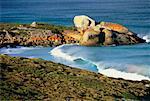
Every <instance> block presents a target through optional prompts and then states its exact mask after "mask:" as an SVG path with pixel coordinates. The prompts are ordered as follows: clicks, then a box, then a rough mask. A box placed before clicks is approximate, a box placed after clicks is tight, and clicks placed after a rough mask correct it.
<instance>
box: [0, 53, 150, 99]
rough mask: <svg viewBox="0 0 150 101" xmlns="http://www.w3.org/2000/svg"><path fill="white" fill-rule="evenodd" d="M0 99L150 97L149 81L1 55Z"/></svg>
mask: <svg viewBox="0 0 150 101" xmlns="http://www.w3.org/2000/svg"><path fill="white" fill-rule="evenodd" d="M0 60H1V61H0V67H1V72H0V75H1V82H0V87H1V88H0V89H1V94H0V96H1V97H0V99H1V100H29V99H30V100H52V101H54V100H55V101H74V100H76V101H78V100H84V101H85V100H86V101H93V100H94V101H106V100H109V101H114V100H119V101H120V100H125V99H126V100H127V99H128V100H131V99H133V100H144V101H148V99H150V81H144V80H143V81H130V80H123V79H115V78H110V77H106V76H104V75H101V74H99V73H94V72H89V71H86V70H81V69H77V68H72V67H69V66H65V65H62V64H58V63H53V62H50V61H45V60H42V59H28V58H23V57H10V56H7V55H0Z"/></svg>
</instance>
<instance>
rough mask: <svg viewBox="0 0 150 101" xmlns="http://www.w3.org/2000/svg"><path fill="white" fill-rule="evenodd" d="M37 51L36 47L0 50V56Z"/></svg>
mask: <svg viewBox="0 0 150 101" xmlns="http://www.w3.org/2000/svg"><path fill="white" fill-rule="evenodd" d="M33 49H37V47H34V48H33V47H17V48H1V49H0V54H20V53H22V52H24V51H26V50H33Z"/></svg>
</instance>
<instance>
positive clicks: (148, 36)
mask: <svg viewBox="0 0 150 101" xmlns="http://www.w3.org/2000/svg"><path fill="white" fill-rule="evenodd" d="M143 39H144V40H146V42H147V43H150V35H145V36H143Z"/></svg>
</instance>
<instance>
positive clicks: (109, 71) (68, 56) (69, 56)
mask: <svg viewBox="0 0 150 101" xmlns="http://www.w3.org/2000/svg"><path fill="white" fill-rule="evenodd" d="M70 47H72V48H71V50H69V48H70ZM75 47H79V48H80V47H81V46H78V45H73V44H72V45H70V44H69V45H68V44H66V45H61V46H58V47H56V48H54V49H52V50H51V51H50V54H51V55H52V56H54V57H58V58H62V59H65V60H67V61H71V62H76V63H77V64H78V63H80V62H84V63H85V64H90V65H88V66H91V64H92V66H94V67H96V68H97V72H99V73H101V74H103V75H106V76H108V77H114V78H123V79H126V80H136V81H141V80H150V78H149V76H150V74H149V73H150V68H149V65H132V64H121V63H120V64H119V63H113V62H110V63H109V62H107V61H103V60H100V61H93V60H90V59H88V58H86V57H83V56H82V55H81V54H82V53H80V51H78V50H76V49H77V48H75ZM82 48H84V47H82ZM104 48H105V47H104ZM71 51H76V52H77V53H80V55H79V54H78V55H76V54H77V53H74V52H71ZM83 51H85V50H83ZM87 51H88V50H87ZM85 52H86V51H85ZM86 66H87V65H86ZM88 66H87V68H86V69H87V70H90V69H89V67H88ZM116 67H117V68H116ZM120 68H122V69H120ZM82 69H83V68H82Z"/></svg>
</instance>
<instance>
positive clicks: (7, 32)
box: [0, 22, 145, 48]
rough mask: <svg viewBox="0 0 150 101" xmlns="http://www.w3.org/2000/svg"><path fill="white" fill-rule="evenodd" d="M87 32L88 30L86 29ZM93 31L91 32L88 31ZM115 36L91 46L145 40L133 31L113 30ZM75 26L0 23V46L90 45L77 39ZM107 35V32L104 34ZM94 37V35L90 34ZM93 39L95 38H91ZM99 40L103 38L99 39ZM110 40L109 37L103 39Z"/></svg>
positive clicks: (128, 43)
mask: <svg viewBox="0 0 150 101" xmlns="http://www.w3.org/2000/svg"><path fill="white" fill-rule="evenodd" d="M87 32H88V30H87ZM88 33H93V32H88ZM113 33H114V36H115V37H116V38H114V39H112V40H114V43H110V44H106V43H105V42H104V43H99V44H94V45H92V46H111V45H113V46H114V45H115V46H118V45H133V44H138V43H145V40H143V39H141V38H139V37H138V36H137V35H136V34H135V33H132V32H130V34H131V35H130V34H124V33H122V34H121V33H118V32H115V31H113ZM79 34H81V33H79V32H78V31H77V28H75V27H74V26H63V25H51V24H47V23H37V22H35V24H33V23H32V24H20V23H0V40H1V41H0V48H2V47H7V46H10V47H16V46H27V47H29V46H44V47H46V46H51V47H56V46H59V45H63V44H74V43H75V44H81V45H85V46H88V43H89V46H90V43H91V42H92V41H91V39H89V42H88V41H87V42H85V43H83V40H84V39H83V38H84V37H83V38H80V40H78V37H79V36H80V35H79ZM116 35H117V36H116ZM106 36H107V34H106ZM92 37H94V36H92ZM89 38H90V36H89ZM92 40H95V39H92ZM100 40H103V38H102V39H100ZM105 41H106V42H107V41H110V39H107V38H106V40H105Z"/></svg>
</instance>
